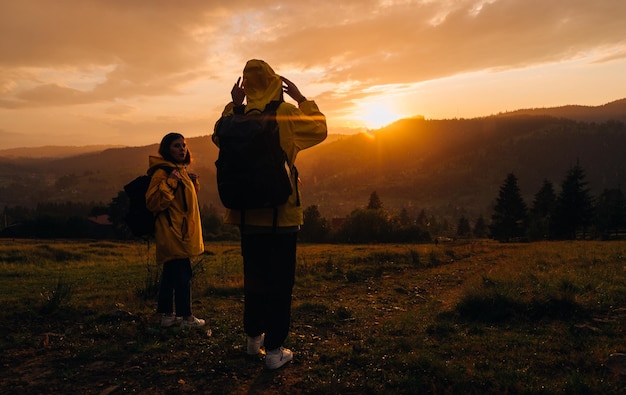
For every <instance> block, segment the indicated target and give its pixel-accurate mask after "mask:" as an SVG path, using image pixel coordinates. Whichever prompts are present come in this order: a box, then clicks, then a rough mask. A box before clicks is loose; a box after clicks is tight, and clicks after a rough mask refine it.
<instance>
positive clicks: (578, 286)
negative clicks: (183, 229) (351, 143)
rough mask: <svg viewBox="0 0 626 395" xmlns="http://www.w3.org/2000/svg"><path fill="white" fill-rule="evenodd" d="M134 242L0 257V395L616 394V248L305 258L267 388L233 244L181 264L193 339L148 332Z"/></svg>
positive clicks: (154, 329)
mask: <svg viewBox="0 0 626 395" xmlns="http://www.w3.org/2000/svg"><path fill="white" fill-rule="evenodd" d="M153 255H154V248H153V246H152V245H150V244H147V243H145V242H143V243H142V242H109V241H66V240H58V241H53V240H45V241H43V240H8V239H4V240H2V241H1V242H0V308H1V309H2V311H3V312H4V313H3V320H2V325H0V328H1V329H0V351H1V352H2V368H1V373H0V391H2V392H3V393H7V394H8V393H29V394H38V393H46V394H47V393H96V394H118V393H128V392H132V393H146V394H148V393H149V394H173V393H187V392H196V393H213V394H283V393H284V394H418V393H419V394H461V393H462V394H556V393H563V394H619V393H624V391H625V390H626V354H625V353H626V342H625V340H626V337H625V333H626V331H625V327H626V242H624V241H611V242H608V241H605V242H601V241H575V242H574V241H567V242H538V243H506V244H504V243H497V242H494V241H490V240H473V241H469V240H466V241H463V242H453V243H439V244H437V245H435V244H382V245H378V244H376V245H340V244H303V245H301V246H300V247H299V250H298V267H297V275H296V287H295V290H294V302H293V317H292V318H293V324H292V329H291V333H290V336H289V338H288V340H287V343H286V344H285V345H286V346H287V347H289V348H291V349H293V350H294V351H295V353H296V354H295V358H294V361H293V362H292V363H290V364H288V365H286V366H285V367H284V368H281V369H279V370H277V371H267V370H265V369H264V367H263V363H262V358H263V356H262V355H259V356H258V357H253V358H252V357H248V356H246V354H245V350H244V344H245V335H244V333H243V329H242V323H241V316H242V309H243V300H242V273H241V266H242V265H241V256H240V255H239V245H238V244H237V243H236V242H232V243H231V242H228V243H227V242H224V243H217V242H215V243H210V244H207V252H206V253H205V254H204V255H202V256H201V257H198V258H197V259H195V260H194V271H195V275H194V280H193V300H194V304H193V309H194V313H195V314H196V315H197V316H198V317H201V318H205V319H207V322H208V326H207V327H205V328H202V329H199V328H193V329H190V328H186V329H180V328H178V327H173V328H161V327H160V326H159V321H158V317H156V316H155V314H154V311H155V308H156V290H157V288H156V287H157V285H158V279H159V267H158V266H156V265H155V263H154V260H153V259H154V258H153Z"/></svg>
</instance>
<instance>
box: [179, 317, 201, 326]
mask: <svg viewBox="0 0 626 395" xmlns="http://www.w3.org/2000/svg"><path fill="white" fill-rule="evenodd" d="M204 324H205V321H204V320H203V319H200V318H197V317H193V320H191V321H187V320H182V322H181V323H180V327H181V328H187V327H200V326H204Z"/></svg>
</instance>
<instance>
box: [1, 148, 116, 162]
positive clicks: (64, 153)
mask: <svg viewBox="0 0 626 395" xmlns="http://www.w3.org/2000/svg"><path fill="white" fill-rule="evenodd" d="M121 147H123V146H122V145H86V146H81V147H72V146H51V145H48V146H43V147H24V148H9V149H4V150H0V157H5V158H16V159H17V158H64V157H68V156H75V155H81V154H88V153H93V152H100V151H103V150H105V149H108V148H121Z"/></svg>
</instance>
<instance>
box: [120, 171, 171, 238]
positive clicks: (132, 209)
mask: <svg viewBox="0 0 626 395" xmlns="http://www.w3.org/2000/svg"><path fill="white" fill-rule="evenodd" d="M158 168H159V169H163V170H165V171H167V172H168V173H169V172H170V171H172V168H171V167H169V166H159V167H158ZM151 179H152V175H147V174H144V175H142V176H139V177H137V178H135V179H134V180H132V181H131V182H129V183H128V184H126V185H124V191H125V192H126V195H127V196H128V199H129V201H130V205H129V207H128V212H127V213H126V215H125V216H124V222H125V223H126V226H128V228H129V229H130V231H131V232H132V234H133V235H135V236H137V237H141V236H152V235H154V222H155V220H156V215H155V214H154V213H153V212H152V211H150V210H148V209H147V208H146V192H147V191H148V187H149V186H150V180H151Z"/></svg>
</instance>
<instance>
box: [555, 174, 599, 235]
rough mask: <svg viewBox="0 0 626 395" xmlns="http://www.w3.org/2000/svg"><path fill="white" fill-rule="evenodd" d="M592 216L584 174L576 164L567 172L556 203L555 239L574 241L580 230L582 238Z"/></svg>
mask: <svg viewBox="0 0 626 395" xmlns="http://www.w3.org/2000/svg"><path fill="white" fill-rule="evenodd" d="M592 215H593V199H592V197H591V192H590V189H589V188H587V182H586V181H585V172H584V170H583V169H582V167H581V166H580V164H579V163H578V162H576V165H575V166H573V167H572V168H570V170H569V171H568V172H567V175H566V177H565V179H564V180H563V184H562V185H561V193H560V194H559V197H558V199H557V202H556V218H555V232H556V235H557V237H560V238H565V239H571V240H573V239H575V238H576V232H577V231H578V230H579V229H580V230H582V232H583V238H584V236H585V234H586V232H587V229H588V227H589V225H590V224H591V219H592Z"/></svg>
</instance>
